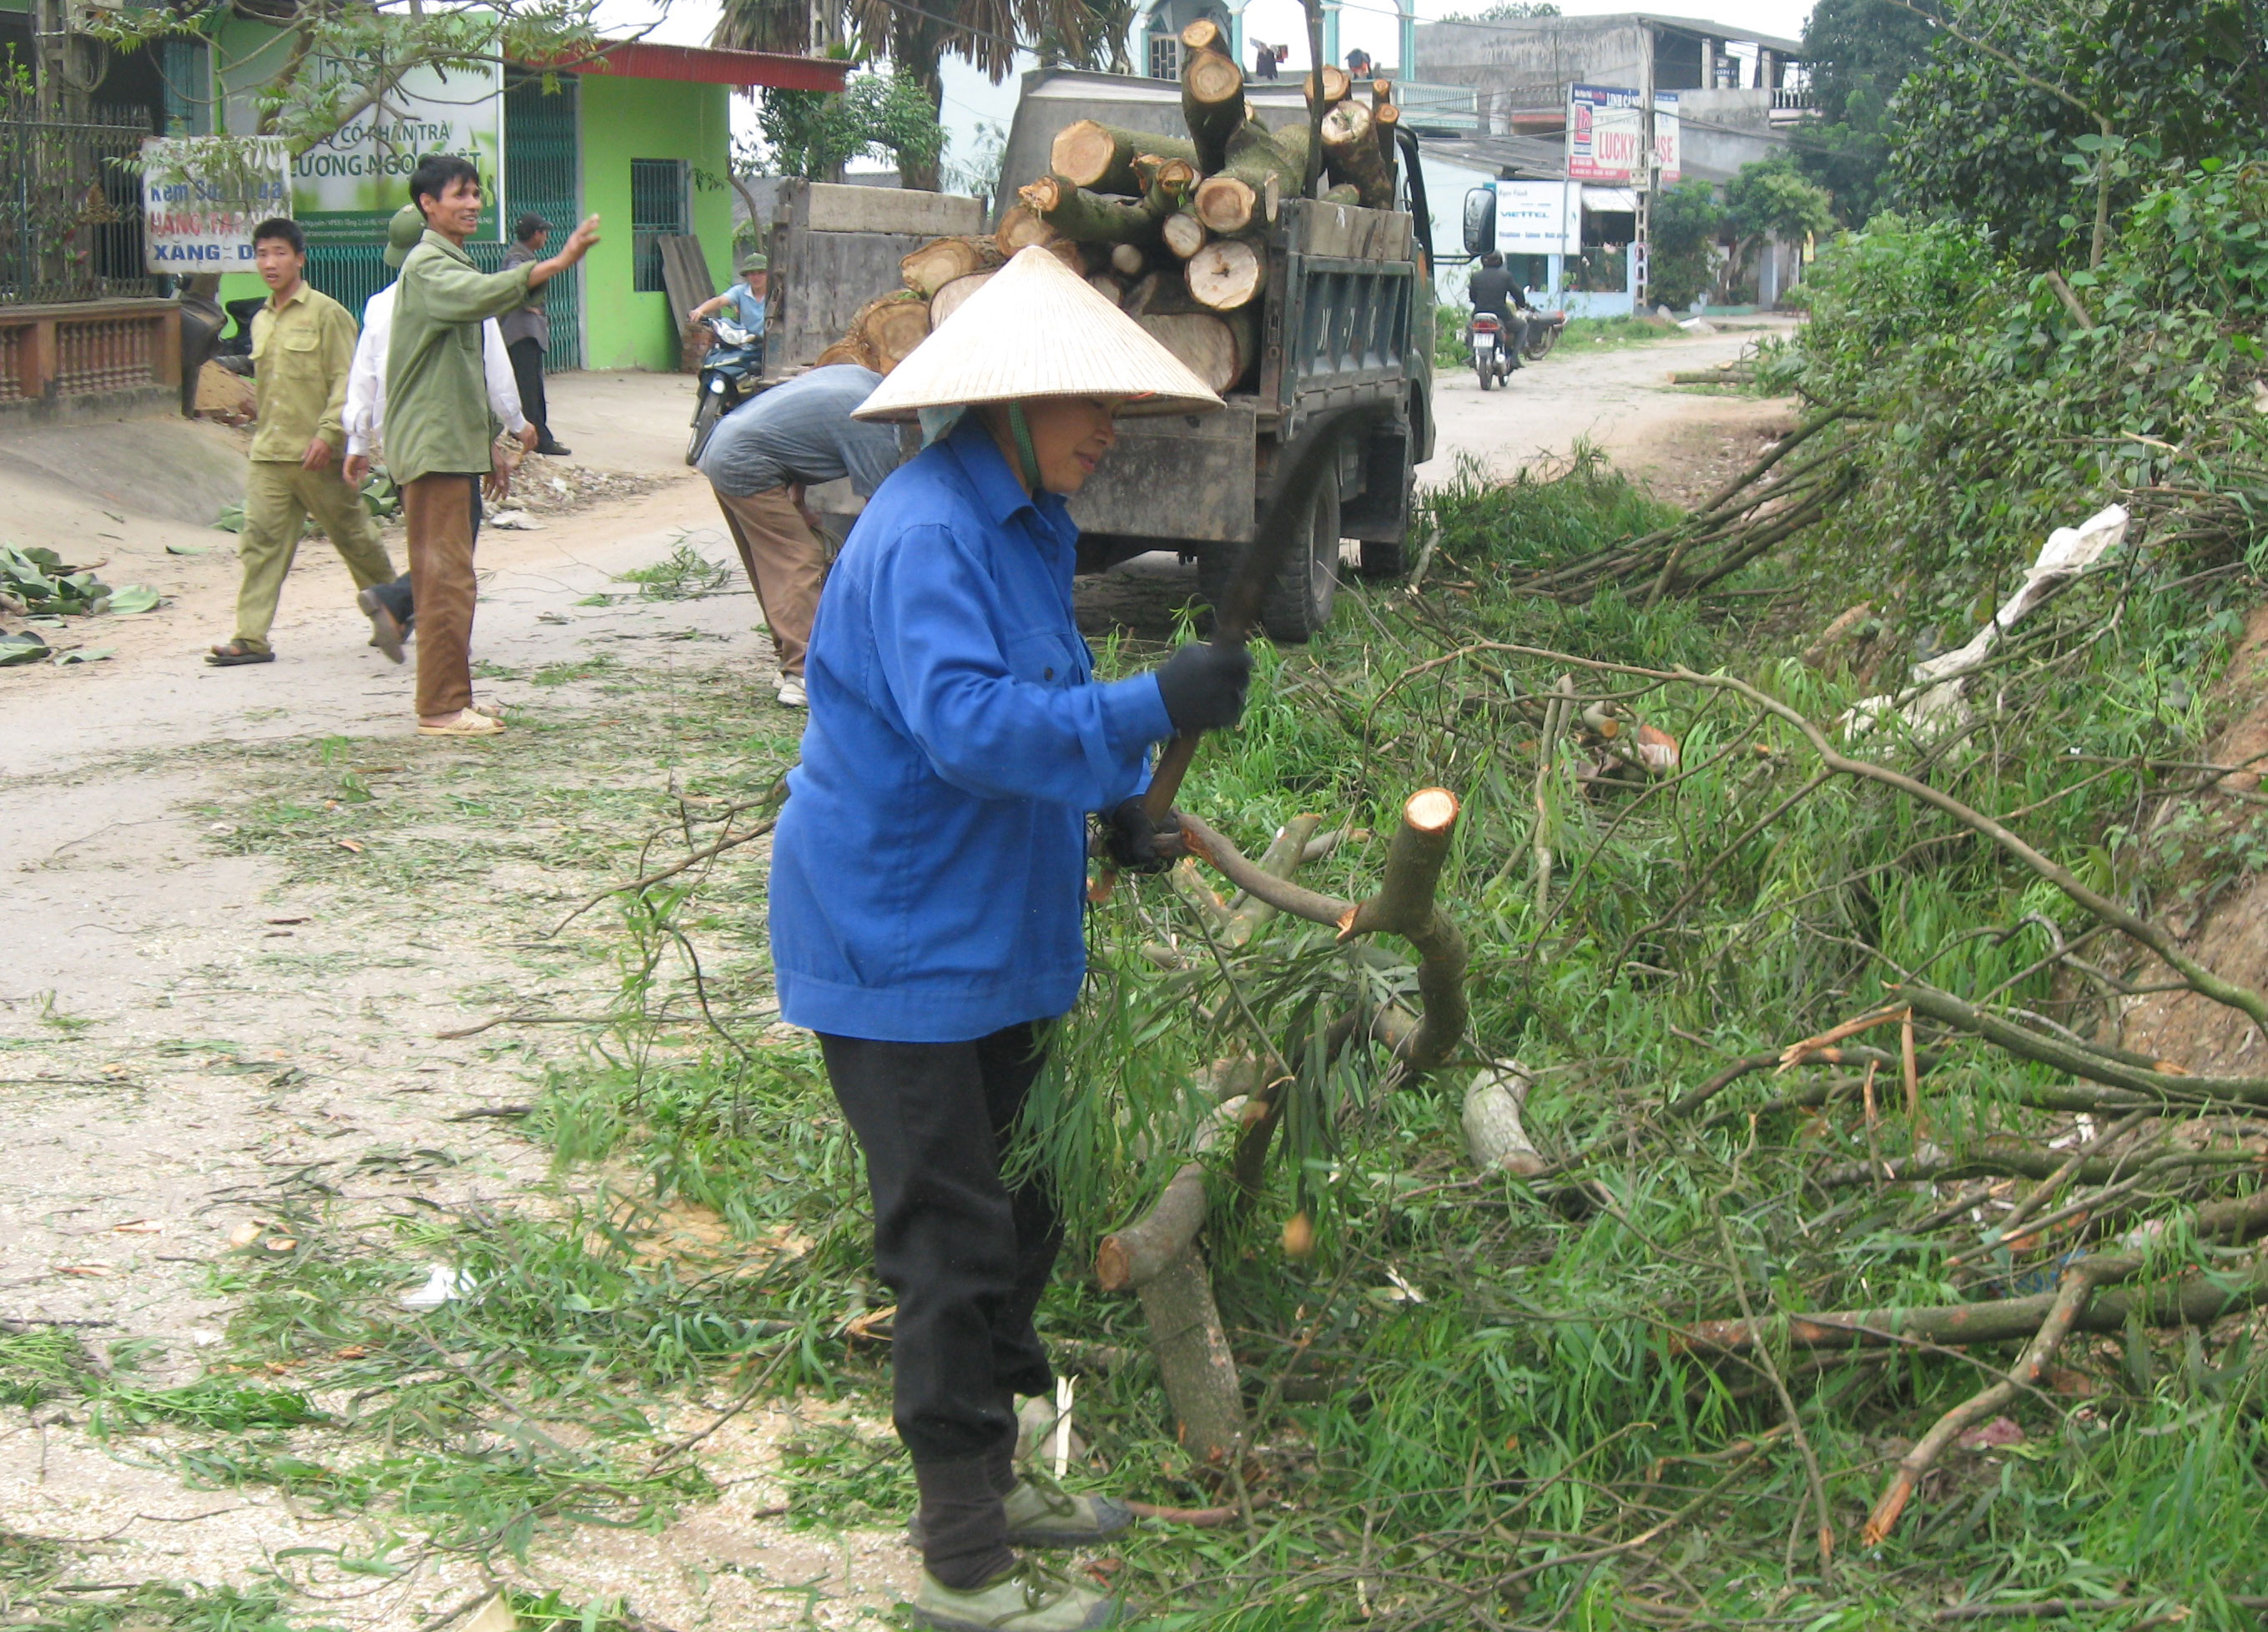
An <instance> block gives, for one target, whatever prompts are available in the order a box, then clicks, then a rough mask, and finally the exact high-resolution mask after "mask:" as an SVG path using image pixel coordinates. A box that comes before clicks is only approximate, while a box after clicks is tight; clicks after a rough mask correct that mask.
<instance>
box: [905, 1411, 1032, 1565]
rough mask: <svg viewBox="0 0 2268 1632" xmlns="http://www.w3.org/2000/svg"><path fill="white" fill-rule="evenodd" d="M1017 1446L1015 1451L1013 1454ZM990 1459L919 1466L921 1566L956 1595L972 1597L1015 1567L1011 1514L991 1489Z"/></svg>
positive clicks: (915, 1468) (926, 1463)
mask: <svg viewBox="0 0 2268 1632" xmlns="http://www.w3.org/2000/svg"><path fill="white" fill-rule="evenodd" d="M1013 1449H1014V1447H1013V1445H1012V1446H1011V1447H1010V1450H1011V1452H1013ZM991 1461H992V1458H990V1457H983V1456H975V1457H968V1458H965V1459H962V1460H960V1461H955V1462H917V1463H915V1464H914V1481H915V1483H916V1485H917V1486H918V1487H919V1489H920V1490H921V1534H922V1563H923V1565H924V1567H925V1568H926V1569H927V1570H929V1573H930V1574H931V1575H932V1576H934V1577H937V1579H938V1580H939V1582H940V1583H941V1584H944V1585H946V1586H947V1587H950V1588H951V1589H952V1590H953V1591H954V1592H974V1591H975V1590H976V1588H978V1587H981V1586H983V1584H985V1583H986V1582H988V1581H990V1580H991V1579H992V1578H993V1577H995V1576H998V1575H999V1574H1000V1573H1001V1572H1002V1571H1004V1570H1012V1569H1013V1568H1014V1567H1015V1563H1016V1555H1014V1554H1013V1553H1012V1552H1010V1551H1009V1550H1008V1510H1007V1509H1006V1508H1005V1507H1003V1506H1002V1505H1001V1504H1000V1496H999V1493H998V1491H996V1490H995V1489H993V1488H992V1472H991V1467H990V1463H991Z"/></svg>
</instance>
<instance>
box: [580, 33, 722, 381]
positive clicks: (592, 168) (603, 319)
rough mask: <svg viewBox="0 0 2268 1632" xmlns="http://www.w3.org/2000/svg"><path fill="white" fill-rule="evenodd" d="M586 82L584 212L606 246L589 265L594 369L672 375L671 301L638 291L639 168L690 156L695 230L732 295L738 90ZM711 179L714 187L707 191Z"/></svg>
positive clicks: (589, 356)
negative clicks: (730, 179)
mask: <svg viewBox="0 0 2268 1632" xmlns="http://www.w3.org/2000/svg"><path fill="white" fill-rule="evenodd" d="M582 81H583V83H582V87H581V98H582V108H581V114H582V121H583V211H584V213H585V215H591V214H596V215H597V216H598V217H600V222H599V234H600V238H601V239H604V241H603V242H602V243H600V246H598V247H597V248H596V249H593V251H592V252H591V254H590V256H589V258H588V259H587V260H585V261H584V263H583V312H584V324H585V331H586V334H587V336H588V345H587V347H586V349H585V352H584V357H585V366H587V367H590V368H637V369H650V370H653V371H658V372H667V371H673V370H674V369H675V368H676V367H677V365H678V338H677V335H676V334H674V332H673V331H672V328H671V325H670V320H669V297H668V296H666V295H663V294H659V293H655V294H638V293H636V292H634V289H633V285H634V283H635V282H636V280H635V279H634V278H633V277H632V276H631V270H632V268H631V261H632V256H631V243H630V160H632V159H633V158H681V159H684V160H686V161H687V163H688V164H689V165H690V166H691V168H692V171H693V173H694V180H693V230H694V232H696V233H697V234H699V236H700V239H701V248H702V251H703V254H705V255H706V256H707V257H708V260H709V276H710V277H711V279H712V280H714V281H715V283H716V284H717V286H718V288H719V289H721V288H723V287H724V286H725V280H726V279H727V278H729V277H730V276H732V261H733V202H732V199H733V194H732V188H731V187H730V186H729V185H728V184H726V183H725V181H724V180H723V178H724V176H725V174H726V173H727V172H728V170H729V168H730V165H731V162H732V146H733V133H732V121H731V118H730V115H729V113H728V111H727V110H728V104H727V101H726V98H727V97H729V96H730V95H731V91H730V88H729V87H727V86H725V85H683V84H679V83H675V82H673V81H668V80H660V79H617V78H615V77H613V76H612V75H608V74H585V75H584V76H583V77H582ZM704 174H705V175H706V176H708V177H709V178H711V180H712V181H713V182H714V185H712V186H709V187H703V186H702V185H701V179H702V177H703V175H704Z"/></svg>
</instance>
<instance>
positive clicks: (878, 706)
mask: <svg viewBox="0 0 2268 1632" xmlns="http://www.w3.org/2000/svg"><path fill="white" fill-rule="evenodd" d="M1078 540H1079V529H1078V528H1077V527H1076V526H1073V525H1072V523H1071V515H1070V512H1069V511H1068V509H1067V508H1066V507H1065V505H1064V501H1063V500H1062V499H1061V498H1060V497H1058V496H1056V495H1053V494H1048V493H1042V494H1041V495H1040V496H1038V497H1037V498H1036V499H1035V498H1033V497H1030V496H1027V495H1026V494H1025V492H1024V489H1023V487H1022V485H1021V484H1020V483H1019V482H1017V480H1016V478H1015V476H1014V475H1013V474H1012V473H1011V472H1010V470H1009V468H1008V463H1007V460H1006V459H1005V458H1003V457H1002V455H1001V453H1000V450H999V448H998V445H996V444H995V443H994V442H993V440H992V437H991V436H990V434H989V433H988V432H987V431H986V430H984V428H983V426H982V425H981V424H979V423H977V422H976V418H975V416H974V415H971V416H969V417H968V419H966V420H964V422H963V423H962V424H961V427H960V428H959V429H958V430H956V431H954V434H953V435H952V436H951V437H947V438H946V439H945V440H944V441H942V442H939V443H938V444H937V445H934V446H932V447H931V448H929V449H928V450H926V451H925V452H923V453H922V454H921V455H920V456H919V457H917V458H916V459H913V460H912V461H911V462H910V463H909V464H907V465H906V466H904V467H902V468H901V469H899V470H897V471H896V472H895V473H894V474H892V475H891V476H890V477H889V479H888V480H887V481H886V482H883V483H882V486H881V488H880V491H878V492H877V493H876V494H875V495H874V497H873V502H872V503H870V504H868V505H867V507H866V510H865V514H863V515H862V516H860V517H859V518H858V525H857V526H854V527H853V528H852V529H851V537H850V540H849V542H847V543H846V544H845V545H844V546H843V554H842V555H841V557H840V558H839V559H838V560H837V561H836V563H835V570H834V571H833V573H832V574H831V575H830V576H829V577H828V580H827V590H826V592H825V593H824V594H823V595H822V596H821V598H820V603H819V615H818V618H817V620H816V621H815V622H814V626H813V629H812V635H811V648H810V651H808V653H807V654H806V658H805V664H804V683H805V686H806V688H807V689H808V691H809V693H810V697H811V718H810V723H809V724H806V726H805V727H804V732H803V762H802V763H801V764H800V765H799V766H798V767H797V768H795V769H794V770H792V771H791V772H790V773H789V774H788V789H789V797H788V801H787V806H786V809H785V810H784V812H782V814H781V817H780V822H779V827H778V828H777V831H776V832H775V833H774V834H773V849H772V874H771V937H772V965H773V969H774V972H775V974H776V976H777V981H778V987H779V999H780V1012H781V1014H782V1015H783V1016H784V1018H786V1019H787V1020H788V1021H789V1022H790V1023H792V1024H793V1025H796V1026H805V1027H807V1028H809V1029H810V1030H812V1031H815V1032H825V1033H833V1034H836V1035H838V1036H847V1037H863V1038H870V1039H873V1040H879V1041H884V1042H965V1041H968V1040H970V1039H972V1038H977V1037H982V1036H984V1035H986V1034H987V1033H991V1032H996V1031H998V1030H999V1029H1000V1028H1001V1027H1003V1026H1013V1025H1014V1024H1016V1023H1017V1022H1019V1021H1022V1020H1035V1019H1042V1018H1048V1017H1049V1016H1052V1015H1057V1014H1061V1013H1063V1012H1064V1011H1066V1010H1068V1009H1069V1008H1070V1007H1071V1004H1072V1003H1073V1002H1074V1001H1075V1000H1076V999H1077V997H1078V996H1079V981H1081V979H1082V978H1084V976H1085V974H1086V937H1085V934H1084V930H1083V925H1082V923H1081V914H1082V912H1083V911H1084V902H1085V884H1086V812H1089V811H1099V810H1108V809H1109V808H1110V807H1111V806H1113V805H1116V804H1117V803H1118V802H1119V801H1120V800H1122V799H1124V798H1130V797H1131V796H1132V795H1134V794H1136V793H1138V792H1140V791H1141V790H1142V789H1143V788H1144V787H1145V786H1146V785H1147V783H1148V776H1149V772H1148V760H1149V745H1150V744H1151V743H1152V742H1156V741H1160V740H1162V739H1165V738H1167V737H1169V736H1171V735H1172V734H1173V724H1172V722H1171V720H1169V719H1168V718H1167V714H1166V704H1165V700H1164V698H1163V697H1162V696H1160V694H1159V691H1158V682H1157V680H1156V679H1155V678H1154V677H1153V676H1151V675H1148V674H1142V675H1138V676H1136V677H1135V678H1133V679H1131V680H1114V681H1111V682H1109V683H1108V684H1106V685H1098V684H1096V683H1095V680H1094V655H1093V654H1092V653H1091V652H1089V651H1087V647H1086V641H1084V640H1083V639H1081V638H1080V636H1079V626H1078V624H1077V623H1076V622H1074V621H1073V620H1072V616H1071V568H1072V563H1073V552H1074V549H1075V548H1076V546H1077V543H1078Z"/></svg>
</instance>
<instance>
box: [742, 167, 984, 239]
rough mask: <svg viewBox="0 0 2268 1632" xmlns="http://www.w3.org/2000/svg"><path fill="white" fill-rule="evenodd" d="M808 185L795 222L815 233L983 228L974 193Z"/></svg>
mask: <svg viewBox="0 0 2268 1632" xmlns="http://www.w3.org/2000/svg"><path fill="white" fill-rule="evenodd" d="M807 186H808V188H809V191H808V193H807V194H806V197H805V199H804V201H803V203H804V208H803V209H802V210H800V211H799V212H798V214H799V217H800V219H799V220H798V222H797V224H798V225H799V226H806V227H809V228H810V229H811V230H812V231H813V232H904V233H909V234H911V235H912V236H914V237H917V238H924V239H930V238H956V237H961V236H964V235H966V234H968V233H971V232H983V230H984V210H983V206H982V205H981V204H979V203H978V202H976V200H975V199H973V198H960V197H956V196H954V195H952V194H950V193H923V192H917V191H916V190H914V189H913V188H910V187H845V186H843V185H841V184H839V183H836V182H832V181H813V182H810V183H808V184H807ZM782 202H783V203H784V202H785V200H784V199H783V201H782Z"/></svg>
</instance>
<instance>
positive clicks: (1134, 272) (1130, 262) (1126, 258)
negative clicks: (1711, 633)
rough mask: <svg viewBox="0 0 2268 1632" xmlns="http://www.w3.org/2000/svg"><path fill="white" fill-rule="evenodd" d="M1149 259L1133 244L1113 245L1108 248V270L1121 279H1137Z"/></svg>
mask: <svg viewBox="0 0 2268 1632" xmlns="http://www.w3.org/2000/svg"><path fill="white" fill-rule="evenodd" d="M1148 264H1149V258H1148V257H1147V256H1145V254H1143V253H1142V251H1141V249H1140V247H1139V246H1137V245H1133V244H1114V245H1112V246H1111V248H1110V269H1111V270H1112V271H1114V272H1116V273H1117V274H1118V276H1121V277H1139V276H1142V270H1143V268H1145V266H1147V265H1148Z"/></svg>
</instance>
